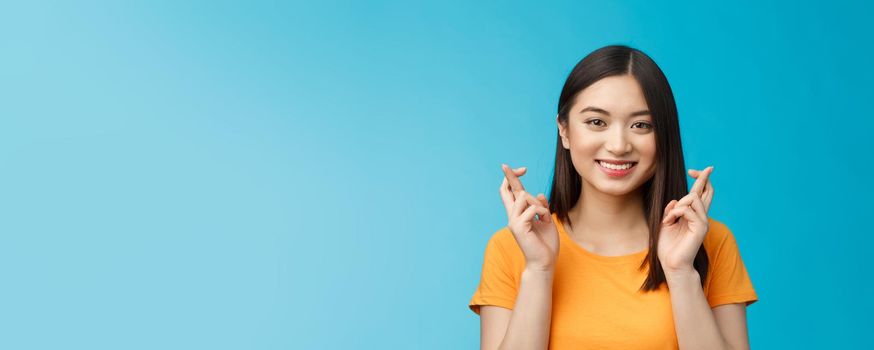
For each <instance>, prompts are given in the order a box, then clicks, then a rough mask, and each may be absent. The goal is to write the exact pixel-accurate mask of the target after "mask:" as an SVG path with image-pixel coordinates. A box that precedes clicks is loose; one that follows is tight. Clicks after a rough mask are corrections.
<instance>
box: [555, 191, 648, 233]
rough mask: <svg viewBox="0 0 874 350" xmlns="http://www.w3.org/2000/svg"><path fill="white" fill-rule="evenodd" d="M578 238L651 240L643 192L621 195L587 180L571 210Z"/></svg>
mask: <svg viewBox="0 0 874 350" xmlns="http://www.w3.org/2000/svg"><path fill="white" fill-rule="evenodd" d="M568 218H569V219H570V221H571V223H570V224H571V227H572V228H571V230H572V231H573V234H574V236H576V238H578V239H585V240H589V241H593V242H633V241H639V240H641V239H646V240H648V239H649V228H648V227H647V222H646V215H645V212H644V208H643V192H642V190H641V189H638V190H635V191H633V192H630V193H628V194H625V195H622V196H616V195H612V194H608V193H604V192H600V191H598V190H597V189H595V188H594V187H592V186H591V185H590V184H588V183H587V182H586V181H585V180H584V181H583V189H582V191H580V198H579V199H578V200H577V204H576V205H574V207H573V208H571V209H570V210H569V211H568Z"/></svg>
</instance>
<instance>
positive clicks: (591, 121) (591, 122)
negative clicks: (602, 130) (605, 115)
mask: <svg viewBox="0 0 874 350" xmlns="http://www.w3.org/2000/svg"><path fill="white" fill-rule="evenodd" d="M595 122H600V123H601V124H604V121H603V120H601V119H592V120H589V121H587V122H586V124H592V125H595ZM595 126H602V125H595Z"/></svg>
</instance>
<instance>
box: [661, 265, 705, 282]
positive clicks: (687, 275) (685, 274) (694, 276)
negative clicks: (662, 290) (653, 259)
mask: <svg viewBox="0 0 874 350" xmlns="http://www.w3.org/2000/svg"><path fill="white" fill-rule="evenodd" d="M664 271H665V279H666V280H667V282H668V284H674V283H685V282H695V283H700V282H701V275H700V274H699V273H698V270H695V269H694V268H691V267H690V268H684V269H665V270H664Z"/></svg>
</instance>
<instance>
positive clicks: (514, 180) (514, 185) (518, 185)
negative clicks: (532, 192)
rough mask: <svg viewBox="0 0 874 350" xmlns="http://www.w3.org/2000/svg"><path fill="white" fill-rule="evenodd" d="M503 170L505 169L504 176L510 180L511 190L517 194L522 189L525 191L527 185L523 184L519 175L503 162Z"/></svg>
mask: <svg viewBox="0 0 874 350" xmlns="http://www.w3.org/2000/svg"><path fill="white" fill-rule="evenodd" d="M522 168H524V167H522ZM522 168H520V169H522ZM501 170H503V171H504V176H506V177H507V181H509V182H510V192H513V193H514V194H515V193H518V192H521V191H525V187H524V186H522V181H519V177H518V176H516V174H514V173H513V172H512V171H510V167H509V166H507V164H501Z"/></svg>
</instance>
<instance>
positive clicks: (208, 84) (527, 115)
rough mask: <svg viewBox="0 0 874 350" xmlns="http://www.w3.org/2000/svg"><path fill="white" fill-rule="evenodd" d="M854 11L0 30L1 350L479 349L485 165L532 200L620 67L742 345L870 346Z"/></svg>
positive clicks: (100, 20)
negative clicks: (586, 102) (722, 280)
mask: <svg viewBox="0 0 874 350" xmlns="http://www.w3.org/2000/svg"><path fill="white" fill-rule="evenodd" d="M871 10H872V9H871V8H870V6H868V5H860V4H854V3H851V2H850V3H848V2H843V1H830V2H828V4H817V3H813V2H807V3H805V2H797V1H786V2H783V3H763V2H760V1H740V2H731V3H714V4H709V5H705V4H701V3H698V2H689V3H674V4H653V3H652V2H649V1H634V2H610V3H609V4H605V3H584V2H563V3H549V4H532V3H530V2H500V3H491V4H488V3H485V4H472V3H471V2H468V1H435V2H431V3H427V4H425V3H422V4H411V3H409V2H407V1H393V2H335V1H322V2H318V5H316V4H314V3H312V2H307V3H304V2H301V3H285V2H279V1H276V2H258V3H255V2H251V1H239V2H227V1H202V2H195V1H189V2H179V1H165V2H139V3H133V2H122V3H115V2H76V3H73V2H48V3H36V2H26V3H25V2H22V3H3V4H2V7H0V167H2V168H0V169H2V170H0V213H2V214H0V279H2V288H0V348H4V349H31V348H34V349H36V348H40V349H42V348H82V349H122V348H123V349H156V348H161V349H192V348H200V349H280V348H294V349H316V348H326V349H328V348H330V349H347V348H362V349H364V348H379V349H385V348H418V349H448V348H452V349H459V348H476V347H477V346H478V344H479V343H478V342H479V318H478V317H477V316H476V315H475V314H474V313H473V312H471V311H470V310H469V309H468V307H467V303H468V301H469V300H470V297H471V296H472V294H473V292H474V290H475V288H476V285H477V283H478V281H479V277H480V276H479V275H480V268H481V264H482V257H483V250H484V248H485V244H486V242H487V240H488V238H489V237H490V236H491V234H492V233H494V232H495V231H496V230H498V229H499V228H501V227H502V226H504V225H505V224H506V215H505V213H504V211H503V208H502V206H501V203H500V200H499V196H498V192H497V189H498V186H499V184H500V180H501V178H502V176H503V175H502V174H501V171H500V168H499V165H500V163H502V162H506V163H508V164H510V165H511V166H514V167H517V166H523V165H524V166H528V167H529V169H530V170H529V174H528V175H526V176H525V177H524V178H523V182H524V183H525V185H526V187H527V188H528V189H529V191H530V192H532V193H538V192H544V191H545V190H546V188H547V184H548V183H549V181H550V180H549V179H550V176H551V171H552V168H551V165H552V161H553V156H554V150H555V133H556V130H555V124H554V115H555V110H556V104H557V101H558V94H559V92H560V90H561V87H562V84H563V83H564V79H565V78H566V77H567V74H568V73H569V72H570V69H571V68H572V67H573V65H574V64H576V63H577V61H578V60H580V59H581V58H582V57H583V56H585V55H586V54H588V53H589V52H591V51H593V50H595V49H597V48H599V47H601V46H604V45H608V44H625V45H630V46H633V47H636V48H639V49H641V50H643V51H644V52H646V53H647V54H649V55H650V56H651V57H653V58H654V59H655V61H656V62H657V63H658V64H659V65H660V66H661V68H662V69H663V70H664V72H665V74H666V75H667V76H668V78H669V80H670V82H671V85H672V87H673V89H674V93H675V97H676V99H677V104H678V108H679V112H680V122H681V128H682V138H683V142H684V145H683V146H684V149H685V151H686V152H687V153H686V155H685V156H686V161H687V165H688V166H689V167H691V168H697V169H700V168H703V167H705V166H708V165H714V166H715V169H714V173H713V175H712V180H713V182H714V187H715V188H716V197H715V200H714V203H713V206H712V208H711V213H710V215H711V216H712V217H714V218H715V219H717V220H720V221H722V222H724V223H726V224H727V225H728V226H729V228H731V229H732V231H733V232H734V234H735V236H736V237H737V239H738V242H739V245H740V249H741V251H742V255H743V259H744V261H745V262H746V264H747V268H748V269H749V271H750V275H751V278H752V280H753V283H754V286H755V288H756V291H757V292H758V295H759V298H760V299H759V302H758V303H756V304H754V305H752V306H751V307H750V308H749V310H748V317H749V330H750V338H751V343H752V345H753V347H755V348H763V349H765V348H826V347H828V348H863V347H868V348H870V347H871V345H872V344H871V342H872V341H871V338H870V336H869V335H870V334H868V325H869V324H870V322H869V321H870V319H869V317H870V315H871V314H872V311H874V310H872V306H874V302H872V301H871V299H870V296H871V295H872V294H874V293H872V284H871V272H870V271H871V270H870V268H869V264H870V261H871V260H870V256H871V255H870V253H869V251H870V247H871V246H872V244H874V239H872V230H871V228H870V226H869V222H870V220H869V219H870V215H871V212H872V205H871V201H870V198H871V196H872V194H874V193H872V191H871V189H870V187H869V185H868V184H869V183H870V182H869V181H870V179H871V177H870V173H871V170H872V167H871V162H870V161H871V156H870V151H871V149H872V146H874V142H872V125H871V117H872V114H871V107H870V103H871V101H872V97H874V93H872V84H871V82H872V79H874V69H872V66H871V61H872V57H871V56H872V47H871V41H870V40H871V39H870V37H871V34H872V30H871V29H870V28H871V27H870V18H869V15H870V12H871ZM866 179H868V180H866Z"/></svg>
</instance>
